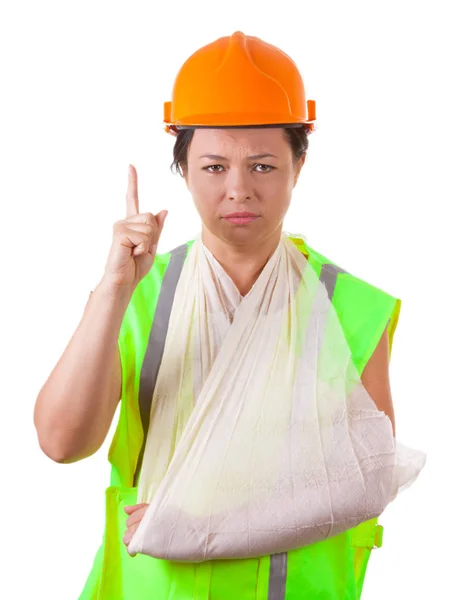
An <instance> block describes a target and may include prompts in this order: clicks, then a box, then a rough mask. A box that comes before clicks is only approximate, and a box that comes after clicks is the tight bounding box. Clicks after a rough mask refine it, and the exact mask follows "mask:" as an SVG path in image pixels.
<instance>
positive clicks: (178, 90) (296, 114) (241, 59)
mask: <svg viewBox="0 0 466 600" xmlns="http://www.w3.org/2000/svg"><path fill="white" fill-rule="evenodd" d="M164 109H165V114H164V123H165V131H167V132H169V133H172V134H173V135H176V134H177V132H178V131H179V129H182V128H185V127H235V126H236V127H248V126H254V125H288V126H293V125H295V126H298V125H304V127H305V128H306V129H307V131H308V133H311V132H312V131H314V129H315V101H314V100H307V102H306V95H305V91H304V84H303V80H302V78H301V75H300V73H299V71H298V68H297V66H296V64H295V63H294V62H293V60H292V59H291V58H290V57H289V56H288V55H287V54H285V53H284V52H283V51H282V50H280V49H279V48H277V47H276V46H272V45H271V44H268V43H267V42H264V41H263V40H261V39H259V38H257V37H253V36H250V35H244V33H242V32H241V31H236V32H235V33H234V34H233V35H232V36H230V37H221V38H219V39H218V40H216V41H215V42H212V43H210V44H207V46H203V47H202V48H200V49H199V50H197V51H196V52H195V53H194V54H193V55H191V56H190V57H189V58H188V60H187V61H186V62H185V63H184V64H183V66H182V67H181V69H180V70H179V72H178V75H177V76H176V79H175V84H174V86H173V93H172V100H171V102H165V105H164Z"/></svg>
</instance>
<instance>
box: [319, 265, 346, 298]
mask: <svg viewBox="0 0 466 600" xmlns="http://www.w3.org/2000/svg"><path fill="white" fill-rule="evenodd" d="M338 273H348V271H345V269H342V268H341V267H337V265H331V264H330V263H325V264H323V265H322V270H321V272H320V281H322V283H323V284H324V285H325V287H326V288H327V294H328V297H329V300H330V301H332V298H333V293H334V291H335V285H336V283H337V277H338Z"/></svg>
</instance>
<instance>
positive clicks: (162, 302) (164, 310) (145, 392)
mask: <svg viewBox="0 0 466 600" xmlns="http://www.w3.org/2000/svg"><path fill="white" fill-rule="evenodd" d="M187 252H188V246H187V245H186V244H183V245H182V246H178V248H175V249H174V250H172V251H171V252H170V262H169V263H168V267H167V270H166V272H165V275H164V278H163V280H162V286H161V288H160V293H159V299H158V302H157V307H156V309H155V315H154V320H153V322H152V328H151V331H150V335H149V342H148V344H147V349H146V353H145V356H144V361H143V363H142V367H141V380H140V384H139V413H140V415H141V423H142V429H143V432H144V439H143V443H142V446H141V450H140V452H139V457H138V463H137V466H136V471H135V473H134V477H133V485H134V486H136V485H137V482H138V478H139V473H140V471H141V465H142V458H143V456H144V450H145V447H146V439H147V432H148V430H149V421H150V411H151V405H152V396H153V394H154V388H155V382H156V380H157V375H158V373H159V369H160V363H161V362H162V355H163V349H164V347H165V340H166V338H167V331H168V322H169V319H170V314H171V310H172V306H173V298H174V297H175V291H176V286H177V284H178V280H179V278H180V275H181V270H182V268H183V264H184V261H185V258H186V254H187Z"/></svg>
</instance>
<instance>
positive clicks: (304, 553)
mask: <svg viewBox="0 0 466 600" xmlns="http://www.w3.org/2000/svg"><path fill="white" fill-rule="evenodd" d="M291 239H292V240H293V241H294V243H295V244H296V245H297V247H298V248H299V249H300V250H301V252H303V254H305V255H306V256H307V258H308V261H309V263H310V264H311V265H312V267H313V268H314V269H315V271H316V273H317V275H318V276H319V277H320V279H321V281H322V282H323V283H324V284H325V286H326V288H327V292H328V295H329V298H330V299H331V300H332V302H333V305H334V307H335V310H336V312H337V314H338V317H339V319H340V322H341V325H342V328H343V331H344V333H345V336H346V339H347V341H348V345H349V347H350V350H351V353H352V358H353V360H354V363H355V365H356V367H357V369H358V372H359V374H360V375H361V374H362V372H363V370H364V367H365V366H366V364H367V362H368V360H369V358H370V357H371V355H372V353H373V351H374V349H375V347H376V346H377V343H378V342H379V340H380V338H381V336H382V333H383V331H384V329H385V327H386V326H387V324H388V336H389V347H390V354H391V348H392V342H393V334H394V332H395V329H396V326H397V322H398V316H399V312H400V307H401V300H399V299H398V298H395V297H393V296H391V295H389V294H387V293H386V292H384V291H382V290H381V289H379V288H377V287H375V286H373V285H371V284H369V283H367V282H365V281H364V280H362V279H359V278H357V277H356V276H354V275H351V274H350V273H348V272H347V271H345V270H344V269H342V268H340V267H338V266H337V265H336V264H335V263H333V262H332V261H330V260H328V259H327V258H326V257H324V256H322V255H321V254H319V253H318V252H316V251H315V250H313V249H312V248H310V247H309V246H308V244H307V243H306V242H305V241H304V240H302V239H300V238H294V237H291ZM193 241H194V240H191V241H189V242H187V243H186V244H183V245H182V246H180V247H178V248H176V249H175V250H173V251H171V252H167V253H166V254H160V255H157V256H156V258H155V260H154V264H153V266H152V268H151V270H150V271H149V273H148V274H147V275H146V276H145V277H144V278H143V279H142V280H141V281H140V282H139V284H138V286H137V287H136V289H135V291H134V293H133V295H132V297H131V300H130V303H129V305H128V307H127V310H126V312H125V315H124V318H123V322H122V325H121V329H120V334H119V338H118V347H119V351H120V357H121V365H122V396H121V404H120V414H119V421H118V425H117V428H116V431H115V434H114V437H113V440H112V443H111V446H110V450H109V461H110V463H111V481H110V486H109V487H108V488H107V490H106V494H105V507H106V521H105V530H104V536H103V541H102V545H101V546H100V548H99V549H98V551H97V554H96V556H95V559H94V564H93V568H92V570H91V572H90V574H89V577H88V579H87V582H86V585H85V587H84V590H83V592H82V594H81V596H80V600H103V599H105V600H149V599H150V600H155V599H156V600H301V599H303V600H304V599H306V600H309V599H311V598H312V599H322V600H357V599H359V598H360V595H361V590H362V585H363V581H364V576H365V573H366V567H367V564H368V560H369V557H370V554H371V550H372V549H373V548H374V547H380V546H381V544H382V532H383V528H382V527H381V525H379V524H378V520H377V519H372V520H371V521H367V522H365V523H362V524H361V525H359V526H357V527H355V528H353V529H350V530H348V531H345V532H343V533H341V534H339V535H336V536H334V537H331V538H328V539H326V540H323V541H321V542H317V543H315V544H312V545H310V546H306V547H304V548H300V549H297V550H291V551H289V552H284V553H280V554H274V555H271V556H261V557H257V558H251V559H245V560H243V559H235V560H216V561H206V562H202V563H181V562H173V561H167V560H162V559H157V558H153V557H150V556H146V555H143V554H138V555H136V556H135V557H130V556H129V554H128V552H127V549H126V546H125V545H124V543H123V536H124V533H125V531H126V520H127V518H128V515H127V514H126V513H125V512H124V509H123V507H124V506H126V505H130V504H136V502H137V484H138V480H139V474H140V469H141V463H142V457H143V453H144V447H145V440H146V436H147V431H148V427H149V416H150V409H151V401H152V394H153V390H154V386H155V381H156V377H157V373H158V369H159V366H160V362H161V358H162V353H163V347H164V343H165V338H166V334H167V329H168V320H169V316H170V311H171V306H172V301H173V297H174V294H175V290H176V285H177V282H178V278H179V275H180V273H181V269H182V266H183V263H184V260H185V258H186V255H187V253H188V252H189V249H190V248H191V245H192V243H193Z"/></svg>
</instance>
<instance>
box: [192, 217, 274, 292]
mask: <svg viewBox="0 0 466 600" xmlns="http://www.w3.org/2000/svg"><path fill="white" fill-rule="evenodd" d="M281 233H282V232H281V229H279V230H277V231H275V232H274V234H273V235H271V236H270V237H269V238H267V239H265V240H260V242H259V243H257V244H248V245H241V246H239V245H238V246H236V245H233V244H230V243H228V242H225V241H224V240H222V239H220V238H218V237H216V236H214V235H213V234H212V233H211V232H210V231H208V230H207V229H206V228H205V227H203V228H202V234H201V235H202V242H203V243H204V245H205V246H206V247H207V248H208V249H209V250H210V251H211V252H212V254H213V255H214V256H215V258H216V259H217V260H218V262H219V263H220V264H221V265H222V267H223V268H224V269H225V271H226V272H227V273H228V275H229V276H230V277H231V279H232V280H233V282H234V284H235V285H236V287H237V288H238V291H239V293H240V294H241V295H242V296H246V294H247V293H248V292H249V290H250V289H251V288H252V286H253V285H254V283H255V282H256V280H257V278H258V277H259V275H260V274H261V272H262V269H263V268H264V267H265V265H266V264H267V261H268V260H269V258H270V257H271V256H272V254H273V253H274V252H275V250H276V249H277V246H278V244H279V242H280V238H281Z"/></svg>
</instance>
